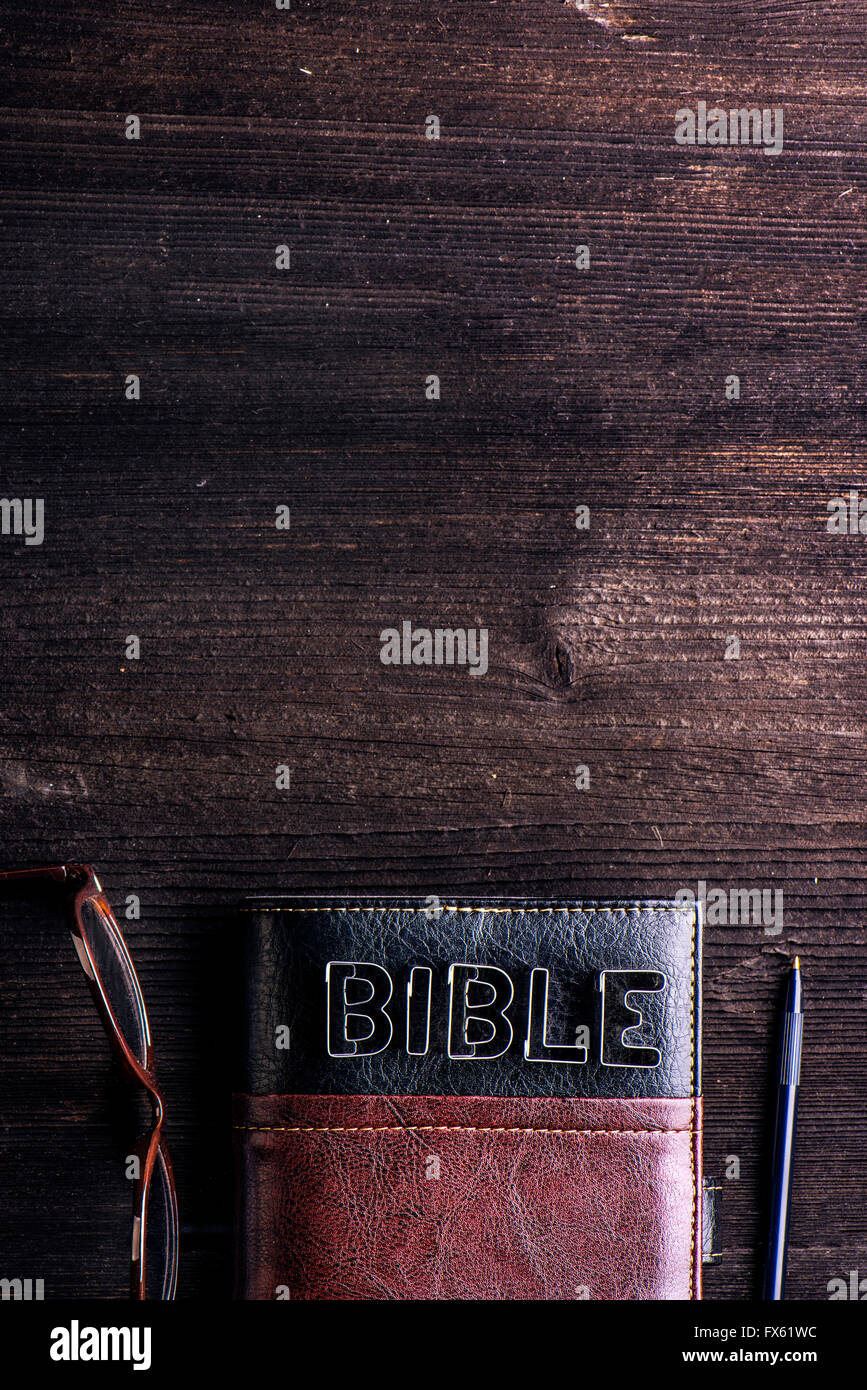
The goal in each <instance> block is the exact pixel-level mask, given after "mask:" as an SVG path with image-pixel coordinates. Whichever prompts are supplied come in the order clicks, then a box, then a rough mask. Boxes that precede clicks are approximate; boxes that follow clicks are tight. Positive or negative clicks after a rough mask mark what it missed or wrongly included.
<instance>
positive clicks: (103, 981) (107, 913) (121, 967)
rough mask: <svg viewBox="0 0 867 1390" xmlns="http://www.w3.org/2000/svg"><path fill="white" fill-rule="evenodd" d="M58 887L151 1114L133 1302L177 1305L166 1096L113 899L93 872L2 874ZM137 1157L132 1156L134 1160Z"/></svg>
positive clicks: (114, 1039)
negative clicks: (165, 1132) (168, 1301)
mask: <svg viewBox="0 0 867 1390" xmlns="http://www.w3.org/2000/svg"><path fill="white" fill-rule="evenodd" d="M49 882H50V883H57V884H62V885H64V886H65V887H66V888H67V890H68V894H69V896H68V900H67V914H68V925H69V930H70V932H71V933H72V941H73V945H74V946H75V951H76V954H77V956H78V960H79V963H80V965H81V968H82V970H83V971H84V973H85V975H86V976H87V982H88V985H89V986H90V992H91V994H92V995H93V998H94V1001H95V1003H96V1007H97V1009H98V1011H99V1015H100V1017H101V1019H102V1022H103V1024H104V1026H105V1030H106V1032H107V1033H108V1036H109V1038H110V1040H111V1043H112V1046H113V1047H114V1050H115V1053H116V1055H117V1057H118V1060H119V1061H120V1063H121V1065H122V1066H123V1068H124V1071H125V1072H126V1073H127V1075H128V1076H129V1077H131V1078H132V1080H134V1081H137V1082H139V1083H140V1084H141V1085H142V1086H143V1087H144V1088H145V1090H146V1092H147V1094H148V1098H149V1100H150V1102H151V1106H152V1109H153V1122H152V1124H151V1128H150V1130H149V1131H148V1132H147V1133H146V1134H144V1135H143V1136H142V1137H141V1138H140V1139H139V1140H138V1141H137V1142H136V1144H135V1146H134V1148H133V1154H134V1155H135V1157H136V1158H137V1160H138V1162H137V1163H136V1165H135V1170H134V1173H135V1176H134V1186H133V1220H132V1250H131V1264H130V1297H131V1298H133V1299H173V1298H174V1296H175V1286H176V1283H177V1274H178V1203H177V1194H176V1191H175V1179H174V1174H173V1173H172V1164H171V1159H170V1158H169V1152H168V1149H167V1148H166V1143H165V1139H164V1138H163V1118H164V1115H163V1098H162V1094H161V1092H160V1089H159V1085H158V1083H157V1078H156V1073H155V1071H154V1067H153V1053H152V1050H151V1036H150V1028H149V1026H148V1017H147V1011H146V1010H145V1004H144V998H143V997H142V992H141V986H140V984H139V982H138V976H137V975H136V973H135V967H134V966H133V963H132V961H131V960H130V956H129V952H128V951H127V949H126V943H125V941H124V939H123V934H122V932H121V930H120V927H119V926H118V924H117V922H116V921H115V917H114V913H113V912H112V910H111V907H110V905H109V902H108V899H107V898H106V896H105V894H104V893H103V891H102V888H101V886H100V883H99V880H98V879H97V877H96V875H95V873H94V872H93V870H92V869H90V868H88V867H87V866H86V865H84V864H60V865H57V866H56V867H53V868H45V869H15V870H12V871H11V872H7V873H0V888H2V887H3V886H4V885H10V884H21V885H22V886H27V885H28V884H39V883H49ZM131 1156H132V1155H131Z"/></svg>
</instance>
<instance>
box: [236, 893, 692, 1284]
mask: <svg viewBox="0 0 867 1390" xmlns="http://www.w3.org/2000/svg"><path fill="white" fill-rule="evenodd" d="M433 901H434V903H435V902H436V900H433ZM245 921H246V928H245V956H246V961H245V972H244V979H245V989H246V1010H245V1015H246V1017H245V1028H246V1046H245V1048H244V1054H245V1056H244V1075H243V1080H242V1082H241V1088H240V1089H239V1092H238V1093H237V1094H236V1095H235V1096H234V1099H233V1105H234V1118H233V1125H234V1131H233V1132H234V1141H235V1155H236V1175H237V1284H236V1296H237V1297H238V1298H242V1299H282V1298H293V1299H697V1298H700V1297H701V1256H702V1239H701V1223H702V1211H701V1207H702V1203H701V1192H702V1175H701V1123H702V1122H701V1096H700V994H701V984H700V980H701V932H700V922H699V919H698V913H697V909H696V907H694V906H691V905H689V906H688V905H685V904H680V903H671V902H642V903H639V902H623V903H620V902H612V903H580V902H569V903H529V902H516V901H513V900H511V899H498V900H491V901H488V902H482V903H479V902H476V901H474V902H471V903H467V904H462V903H456V904H449V903H444V904H443V905H442V906H441V907H440V906H438V905H435V906H431V900H430V899H428V900H424V901H420V900H419V901H411V900H405V899H404V900H399V899H394V900H388V899H383V898H378V899H371V900H370V901H369V902H368V901H364V900H360V899H358V898H354V899H352V900H349V899H347V900H346V901H345V902H344V901H339V900H334V899H330V900H328V901H325V900H321V899H319V900H317V899H310V898H307V899H303V898H294V899H290V898H281V899H276V900H270V901H267V902H266V901H264V900H263V901H261V902H257V901H254V902H253V903H251V904H250V905H249V906H248V907H247V908H246V910H245Z"/></svg>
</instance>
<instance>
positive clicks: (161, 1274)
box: [145, 1148, 178, 1299]
mask: <svg viewBox="0 0 867 1390" xmlns="http://www.w3.org/2000/svg"><path fill="white" fill-rule="evenodd" d="M177 1261H178V1212H177V1205H176V1201H175V1193H174V1188H173V1186H172V1182H171V1179H170V1177H169V1170H168V1165H167V1163H166V1160H165V1158H164V1156H163V1150H162V1148H159V1149H158V1150H157V1161H156V1164H155V1166H154V1173H153V1178H152V1179H151V1184H150V1189H149V1193H148V1211H147V1240H146V1250H145V1297H146V1298H148V1299H172V1298H174V1296H175V1282H176V1279H177Z"/></svg>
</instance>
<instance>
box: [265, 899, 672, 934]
mask: <svg viewBox="0 0 867 1390" xmlns="http://www.w3.org/2000/svg"><path fill="white" fill-rule="evenodd" d="M657 906H660V904H658V903H647V904H646V905H642V904H638V905H636V906H635V907H626V906H624V907H621V906H620V905H619V904H614V905H612V904H611V903H610V902H607V903H606V902H598V903H582V905H581V907H487V906H485V905H484V904H482V905H481V906H479V907H463V906H460V905H459V904H457V903H442V904H441V905H440V907H439V908H426V907H424V906H423V905H422V904H421V903H419V904H418V905H417V906H416V905H412V906H410V907H394V906H393V905H391V906H390V905H388V904H387V903H351V904H333V905H328V904H326V905H324V906H322V907H271V906H269V905H268V904H267V903H263V904H261V906H257V907H239V908H238V911H239V912H430V913H431V914H434V913H436V912H490V913H497V914H499V913H507V914H511V915H512V916H518V915H520V916H522V917H523V916H524V914H525V913H527V912H547V913H551V912H570V913H571V912H586V911H587V910H588V909H590V908H592V909H594V910H596V909H598V908H606V909H609V910H610V911H611V912H647V911H649V910H650V908H651V907H657ZM694 940H695V935H694V929H693V942H694Z"/></svg>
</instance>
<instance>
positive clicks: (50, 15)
mask: <svg viewBox="0 0 867 1390" xmlns="http://www.w3.org/2000/svg"><path fill="white" fill-rule="evenodd" d="M6 9H7V11H8V23H7V24H6V27H5V36H4V38H3V40H2V62H3V68H4V75H5V81H4V91H5V96H4V99H3V102H4V104H3V106H2V108H0V145H2V152H3V157H4V168H5V170H6V173H5V178H4V181H3V185H2V189H0V217H2V225H3V231H4V243H3V245H4V250H3V256H2V259H0V280H2V304H0V315H2V330H3V343H4V349H5V352H4V357H5V363H6V371H5V373H4V375H3V384H2V387H0V392H2V396H0V406H2V411H0V414H2V418H3V421H4V424H3V428H4V434H5V437H4V451H3V458H4V467H3V478H2V493H3V495H5V496H8V497H16V496H20V497H43V498H44V499H45V505H46V537H45V541H44V544H43V545H42V546H38V547H37V546H34V547H25V546H24V545H23V543H22V540H21V539H20V538H16V537H12V536H3V537H0V578H2V590H0V592H2V604H0V633H2V641H3V659H2V667H0V685H2V691H0V779H2V788H3V797H2V857H3V860H4V861H5V862H6V863H7V864H9V865H14V864H21V863H25V862H26V863H35V862H39V861H42V860H61V859H69V858H78V859H86V860H89V861H91V862H93V863H94V864H95V865H96V866H97V868H98V870H99V871H100V873H101V876H102V878H103V880H104V882H105V884H106V886H107V888H108V890H109V892H110V894H111V895H112V897H113V900H114V901H115V902H116V903H117V905H118V907H121V906H122V905H123V902H124V899H125V897H126V895H127V894H128V893H136V894H138V895H140V897H141V901H142V918H141V920H140V921H139V922H132V923H130V924H129V939H130V943H131V948H132V950H133V953H134V955H135V958H136V961H137V963H138V965H139V967H140V970H141V975H142V979H143V983H144V987H145V991H146V995H147V999H148V1002H149V1007H150V1011H151V1021H152V1026H153V1032H154V1037H155V1042H156V1046H157V1051H158V1058H159V1062H160V1070H161V1075H162V1077H163V1079H164V1081H165V1085H166V1089H167V1093H168V1103H169V1106H170V1110H169V1118H170V1129H171V1136H172V1146H173V1152H174V1155H175V1157H176V1166H177V1168H178V1178H179V1186H180V1198H181V1203H182V1214H183V1217H184V1220H185V1221H186V1222H187V1223H189V1224H190V1225H191V1226H195V1227H197V1228H199V1229H198V1231H197V1232H194V1233H191V1234H190V1235H189V1236H188V1237H187V1241H186V1247H185V1250H184V1263H183V1266H182V1274H181V1283H180V1293H181V1296H183V1297H188V1298H189V1297H193V1298H200V1297H206V1296H210V1297H220V1296H225V1295H226V1294H227V1293H228V1289H229V1279H230V1275H229V1250H228V1237H227V1236H226V1235H225V1234H221V1233H220V1231H219V1230H216V1231H211V1230H210V1229H205V1228H212V1227H217V1228H219V1227H220V1226H225V1224H226V1223H227V1222H228V1221H229V1219H230V1203H231V1187H230V1178H229V1166H228V1135H229V1129H228V1123H229V1121H228V1104H227V1091H228V1068H229V1066H230V1059H231V1057H232V1052H233V1038H232V1032H231V1027H230V1025H229V1023H228V1022H227V1019H228V1017H229V1015H228V1012H227V1010H228V1007H229V997H230V993H231V986H232V983H233V968H232V966H231V963H230V962H231V955H230V950H229V944H230V941H231V936H232V927H231V908H232V905H233V904H234V903H235V902H236V901H237V899H238V898H239V897H240V896H241V895H242V894H244V893H250V892H271V891H276V890H279V889H283V890H294V889H297V890H305V889H312V890H315V891H335V892H337V891H343V890H346V891H349V892H353V891H361V890H364V889H367V890H378V889H386V890H387V889H394V890H402V891H406V890H417V891H420V892H423V893H425V894H427V893H436V892H443V893H448V894H467V895H469V894H475V893H481V892H485V893H488V894H496V893H502V894H522V893H527V894H533V895H548V894H551V895H564V896H565V895H570V896H572V895H576V894H578V895H584V896H588V897H591V896H593V897H595V896H603V897H604V896H621V895H633V896H640V895H667V894H670V893H672V892H674V891H676V889H678V888H680V887H686V886H693V887H694V886H695V885H696V884H697V883H698V881H699V880H706V881H707V883H708V885H709V886H710V887H725V888H730V887H744V888H748V887H766V888H779V889H781V890H782V891H783V893H784V904H785V906H784V923H785V925H784V930H783V932H782V933H781V934H780V935H779V936H771V935H766V934H765V933H764V932H763V930H762V928H761V927H760V926H753V925H750V926H733V925H730V926H721V925H720V926H717V925H711V926H709V927H708V929H707V932H706V961H705V1006H706V1007H705V1027H704V1052H705V1091H706V1096H707V1103H706V1123H707V1141H706V1164H707V1167H708V1170H709V1171H710V1172H718V1173H722V1172H723V1171H724V1170H725V1166H726V1156H727V1155H732V1154H734V1155H737V1156H738V1157H739V1158H740V1164H741V1176H740V1179H739V1180H737V1181H734V1180H732V1181H728V1182H726V1184H725V1189H726V1190H725V1193H724V1198H725V1206H724V1211H725V1226H724V1238H725V1245H726V1249H727V1255H726V1260H725V1262H724V1264H723V1265H722V1266H721V1267H719V1268H717V1269H712V1270H710V1271H709V1272H708V1274H707V1279H706V1294H707V1296H708V1297H710V1298H714V1297H718V1298H738V1297H744V1296H746V1295H749V1294H754V1293H755V1292H756V1290H757V1283H758V1261H757V1249H758V1246H759V1244H760V1239H761V1219H762V1209H763V1208H762V1201H763V1196H762V1192H763V1182H764V1172H763V1164H764V1162H765V1161H766V1157H767V1155H766V1152H765V1139H766V1132H767V1128H768V1117H767V1106H768V1066H769V1063H768V1049H769V1045H770V1039H771V1036H772V1025H773V1013H774V1007H775V1001H776V999H777V997H778V988H779V984H780V981H781V978H782V973H783V970H784V965H785V959H786V958H787V957H788V956H789V954H791V953H792V952H794V951H795V950H797V951H799V953H800V955H801V958H802V961H803V962H804V969H805V982H806V989H807V1000H808V1008H809V1017H808V1019H807V1035H806V1054H805V1063H804V1078H803V1079H804V1092H803V1100H802V1110H801V1129H800V1134H799V1148H798V1168H797V1176H796V1189H795V1227H794V1232H793V1241H794V1245H793V1249H792V1252H791V1259H790V1295H791V1296H792V1297H801V1298H807V1299H824V1298H826V1297H827V1283H828V1280H829V1279H831V1278H834V1277H838V1276H842V1277H846V1276H847V1275H848V1271H849V1270H850V1269H853V1268H860V1271H861V1275H862V1277H865V1276H867V1229H865V1207H867V1203H865V1196H867V1120H865V1099H867V1083H865V1073H864V1067H863V1055H864V1038H865V1025H867V978H865V976H867V970H865V966H867V928H865V925H864V923H865V904H867V873H865V868H864V846H865V839H867V836H865V831H864V826H863V821H864V807H865V794H864V782H865V770H867V769H865V764H867V756H865V742H864V737H865V723H867V693H865V682H864V644H865V636H867V605H865V598H864V593H863V588H864V583H863V581H864V576H865V571H867V561H865V546H867V539H865V537H863V536H861V535H855V536H833V535H829V534H828V532H827V529H826V524H825V523H826V520H827V516H828V513H827V502H828V500H829V499H830V498H832V497H834V496H836V495H839V494H846V493H848V491H849V489H850V488H859V487H861V488H863V489H864V490H865V495H867V477H865V469H864V448H865V435H867V416H865V405H864V379H865V376H864V373H865V344H864V324H865V309H867V305H865V250H867V238H865V231H864V228H865V220H867V219H865V214H867V167H865V145H867V114H865V106H864V99H863V89H864V60H865V37H864V36H865V31H867V24H865V21H867V7H865V5H864V4H863V3H862V0H853V2H852V3H847V4H846V5H844V6H841V5H832V4H829V3H820V4H807V3H795V2H794V0H787V2H786V3H782V0H779V2H777V0H769V2H768V3H763V4H761V5H749V6H748V5H744V4H740V3H737V4H730V5H726V6H718V5H711V4H709V3H667V2H664V0H658V2H657V0H649V2H648V3H644V0H637V2H636V3H631V0H630V3H624V4H620V3H610V4H604V3H601V0H590V4H589V5H588V6H587V7H584V8H579V7H576V6H574V5H568V4H567V5H564V4H561V3H560V2H559V0H500V3H484V0H483V2H482V3H459V4H452V5H449V6H436V5H434V6H419V5H418V4H410V3H408V2H407V0H389V2H388V3H384V0H379V2H378V3H376V4H374V3H372V2H371V3H358V4H355V3H353V4H349V5H337V4H331V3H328V2H327V0H322V3H318V4H314V3H311V4H304V3H302V0H293V6H292V10H291V11H290V12H289V13H288V14H287V13H284V12H276V11H275V10H272V9H271V7H270V6H269V5H267V4H263V5H262V6H261V8H260V9H258V10H256V11H255V12H254V11H253V9H252V7H251V6H249V5H247V4H241V3H239V0H221V3H220V4H218V5H207V6H206V5H201V4H192V3H178V4H174V3H172V4H169V3H156V0H149V3H144V4H135V5H132V4H123V3H121V4H116V3H111V4H109V3H108V0H93V3H91V4H90V5H88V7H87V14H86V15H82V14H81V13H77V14H75V13H70V8H69V7H58V6H55V5H49V4H47V3H28V4H26V5H25V4H23V3H21V2H20V0H17V2H16V3H10V4H9V5H8V6H7V7H6ZM699 99H704V100H707V101H708V102H709V103H714V102H717V101H719V102H720V104H722V105H724V106H730V105H731V106H741V105H746V106H749V105H759V106H777V105H781V106H783V108H784V111H785V148H784V151H783V153H782V154H781V155H780V156H779V157H777V158H774V157H767V156H765V155H763V154H762V152H761V151H760V150H754V149H741V148H721V149H711V148H704V149H700V148H686V147H680V146H678V145H676V144H675V142H674V139H673V131H674V113H675V111H676V110H677V109H678V108H680V107H681V106H685V105H692V106H694V105H695V103H696V102H697V101H698V100H699ZM128 113H135V114H138V115H139V116H140V118H141V122H142V138H141V140H140V141H137V142H135V141H128V140H126V139H125V138H124V118H125V116H126V115H127V114H128ZM429 114H436V115H438V116H439V118H440V121H441V138H440V140H438V141H432V140H427V139H425V137H424V121H425V117H426V116H427V115H429ZM281 243H286V244H287V245H289V246H290V247H291V253H292V264H291V268H290V269H289V270H288V271H279V270H277V269H276V267H275V248H276V246H277V245H278V244H281ZM579 244H586V245H588V246H589V247H590V252H591V265H590V268H589V270H587V271H583V272H581V271H578V270H576V268H575V266H574V257H575V247H576V245H579ZM732 372H734V373H737V374H738V375H739V377H740V380H741V399H740V400H739V401H737V402H732V401H728V400H726V398H725V394H724V381H725V378H726V376H727V375H728V374H729V373H732ZM128 373H135V374H137V375H140V377H141V383H142V398H141V400H140V401H138V402H128V401H126V400H125V399H124V391H123V384H124V379H125V377H126V375H127V374H128ZM431 373H435V374H436V375H438V376H439V377H440V380H441V399H440V400H439V401H427V400H426V399H425V394H424V382H425V378H426V377H427V376H428V375H429V374H431ZM281 503H282V504H285V505H288V506H290V507H291V512H292V524H291V530H290V531H288V532H278V531H276V530H275V528H274V509H275V507H276V506H277V505H279V504H281ZM579 504H586V505H588V506H589V507H590V509H591V526H590V530H589V531H588V532H580V531H577V530H576V528H575V507H576V506H578V505H579ZM403 619H409V620H411V621H412V622H414V623H415V624H417V625H420V626H427V627H435V626H460V627H478V626H486V627H487V628H488V631H489V634H490V637H489V640H490V669H489V671H488V674H487V675H486V676H485V677H484V678H482V679H474V678H473V677H471V676H470V675H469V674H468V673H467V672H466V671H465V670H463V671H462V670H445V669H436V668H431V669H424V668H419V669H416V668H399V669H393V668H389V667H385V666H383V665H382V664H381V663H380V660H379V647H380V644H379V632H380V631H381V629H382V628H384V627H387V626H392V625H399V624H400V622H401V621H402V620H403ZM131 633H134V634H137V635H138V636H139V637H140V639H141V643H142V655H141V659H140V660H139V661H138V662H135V661H129V660H127V659H126V658H125V656H124V645H125V639H126V636H127V635H128V634H131ZM731 635H737V636H738V637H739V639H740V643H741V655H740V659H739V660H726V659H725V656H724V653H725V648H726V638H727V637H729V636H731ZM278 763H287V764H289V765H290V766H291V768H292V789H291V792H289V793H286V792H278V791H277V789H276V787H275V785H274V769H275V767H276V765H277V764H278ZM579 763H586V764H587V765H588V766H589V768H590V771H591V785H590V788H589V790H587V791H585V792H578V791H577V790H576V789H575V786H574V768H575V766H576V765H577V764H579ZM15 920H16V922H17V930H16V931H13V930H12V927H10V931H9V932H8V933H7V934H6V937H5V940H6V947H5V954H4V969H3V971H2V975H0V978H2V981H3V1005H4V1012H5V1013H6V1014H7V1017H9V1018H10V1019H11V1020H12V1022H11V1023H10V1024H8V1025H5V1026H4V1036H6V1037H7V1038H9V1039H10V1045H9V1046H5V1045H4V1046H3V1047H2V1049H0V1054H2V1060H0V1071H2V1080H0V1085H2V1094H3V1097H4V1100H3V1116H4V1118H3V1120H2V1130H0V1133H2V1138H3V1148H4V1151H5V1155H6V1157H7V1159H8V1160H9V1163H8V1165H7V1166H8V1171H9V1172H10V1174H11V1176H10V1177H9V1178H8V1180H7V1188H6V1190H7V1192H8V1193H10V1194H11V1195H12V1197H13V1200H12V1202H11V1203H7V1204H6V1209H5V1215H4V1218H3V1223H4V1224H3V1226H2V1240H0V1256H2V1260H0V1263H2V1266H3V1268H2V1269H0V1274H2V1275H4V1276H5V1275H13V1274H21V1275H23V1276H27V1275H28V1274H32V1275H33V1276H34V1277H38V1276H42V1277H45V1279H46V1291H47V1293H48V1294H49V1295H51V1294H52V1293H53V1294H54V1295H55V1296H57V1295H60V1294H61V1293H65V1292H70V1291H76V1292H80V1291H81V1290H82V1288H83V1287H84V1288H86V1289H87V1290H88V1291H89V1292H92V1293H94V1294H95V1293H115V1294H122V1293H123V1289H124V1278H125V1271H124V1263H123V1250H122V1246H123V1241H124V1239H125V1236H124V1234H123V1232H124V1218H125V1202H126V1191H125V1188H124V1184H123V1182H122V1181H121V1182H120V1183H119V1184H117V1185H116V1188H114V1187H112V1185H111V1182H110V1181H109V1180H108V1178H107V1173H108V1172H109V1171H111V1172H112V1173H115V1172H116V1171H117V1161H118V1160H119V1157H120V1156H122V1154H123V1145H124V1143H125V1142H126V1141H125V1137H124V1136H125V1131H124V1126H123V1122H122V1112H121V1111H119V1110H118V1107H117V1106H116V1105H114V1104H113V1103H109V1102H110V1101H111V1102H114V1101H115V1100H117V1099H119V1098H120V1095H121V1093H122V1088H121V1087H120V1085H119V1083H117V1082H115V1081H114V1080H113V1079H112V1075H111V1072H110V1069H109V1063H108V1059H107V1055H106V1047H105V1043H104V1040H103V1039H102V1037H101V1034H100V1032H99V1028H98V1025H97V1024H95V1022H94V1021H93V1020H91V1018H90V1014H89V1001H88V999H87V996H86V991H85V990H84V989H83V981H81V980H79V979H78V978H77V975H76V970H77V967H76V966H75V963H74V961H71V960H70V959H69V958H68V957H67V956H66V955H65V954H64V952H65V947H64V946H63V944H62V940H61V941H58V942H57V943H56V945H55V947H53V948H52V946H51V944H50V943H51V942H52V940H53V939H54V938H53V937H52V936H51V931H50V928H49V926H48V924H47V923H45V922H42V923H38V924H36V925H33V924H31V925H30V926H29V927H28V926H27V925H26V924H27V922H28V921H29V919H28V918H25V917H22V916H21V915H20V914H19V916H18V917H17V918H16V919H15ZM13 941H14V942H15V943H17V944H16V945H15V946H14V947H13V948H12V949H11V951H10V947H11V946H12V943H13ZM7 1029H8V1030H9V1031H7ZM58 1042H62V1046H57V1047H55V1046H53V1044H55V1043H58ZM61 1135H62V1136H63V1137H62V1138H61ZM55 1148H56V1149H57V1150H58V1154H57V1156H56V1161H55V1160H49V1157H48V1156H49V1153H50V1152H54V1150H55ZM61 1148H62V1150H63V1155H64V1156H63V1157H62V1158H61V1157H60V1156H59V1151H60V1149H61ZM82 1192H83V1193H84V1194H86V1200H84V1201H82V1200H81V1196H80V1194H81V1193H82ZM10 1211H12V1212H14V1213H20V1214H24V1215H26V1223H25V1224H26V1229H22V1226H21V1224H20V1223H19V1222H18V1221H17V1219H16V1218H14V1217H13V1216H10ZM58 1211H64V1212H65V1213H66V1214H65V1216H64V1217H63V1223H64V1224H63V1225H62V1232H63V1236H62V1239H58V1230H59V1229H61V1227H59V1226H58V1221H59V1218H58V1215H57V1213H58ZM115 1233H118V1234H117V1242H118V1244H117V1245H115V1244H114V1240H115ZM7 1266H8V1268H7Z"/></svg>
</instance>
